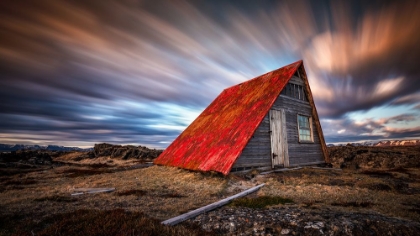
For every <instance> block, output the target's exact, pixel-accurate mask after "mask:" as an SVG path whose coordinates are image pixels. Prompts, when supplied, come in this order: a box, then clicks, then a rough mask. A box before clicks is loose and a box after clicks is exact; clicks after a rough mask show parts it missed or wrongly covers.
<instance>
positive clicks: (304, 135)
mask: <svg viewBox="0 0 420 236" xmlns="http://www.w3.org/2000/svg"><path fill="white" fill-rule="evenodd" d="M298 130H299V142H302V141H303V142H313V141H314V140H313V135H312V119H311V117H309V116H302V115H298Z"/></svg>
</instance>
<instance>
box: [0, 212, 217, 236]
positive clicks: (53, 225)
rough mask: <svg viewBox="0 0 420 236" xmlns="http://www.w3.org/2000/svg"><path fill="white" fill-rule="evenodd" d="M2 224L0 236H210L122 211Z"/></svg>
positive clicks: (193, 227) (8, 221)
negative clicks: (11, 235)
mask: <svg viewBox="0 0 420 236" xmlns="http://www.w3.org/2000/svg"><path fill="white" fill-rule="evenodd" d="M1 221H2V223H0V226H3V227H1V229H2V231H0V233H1V234H5V235H6V234H15V235H69V236H71V235H75V236H76V235H210V234H209V233H207V232H205V231H203V230H201V229H200V227H198V226H194V225H189V226H188V225H187V226H185V225H184V226H176V227H169V226H165V225H162V224H161V223H160V221H159V220H156V219H150V218H149V217H147V216H146V215H144V214H143V213H139V212H127V211H124V210H123V209H114V210H108V211H99V210H77V211H74V212H70V213H64V214H57V215H54V216H51V217H47V218H45V219H43V220H42V221H38V222H37V221H30V220H27V221H26V222H25V224H16V218H14V219H13V218H3V219H1ZM6 224H7V225H6Z"/></svg>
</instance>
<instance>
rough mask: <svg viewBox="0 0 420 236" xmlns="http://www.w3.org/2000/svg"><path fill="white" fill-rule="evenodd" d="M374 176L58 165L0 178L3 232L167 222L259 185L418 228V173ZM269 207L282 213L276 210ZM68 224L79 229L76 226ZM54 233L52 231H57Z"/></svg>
mask: <svg viewBox="0 0 420 236" xmlns="http://www.w3.org/2000/svg"><path fill="white" fill-rule="evenodd" d="M102 161H104V160H102ZM90 164H92V163H90ZM379 172H380V173H378V171H370V172H366V171H351V170H344V171H333V170H321V169H309V168H304V169H300V170H294V171H288V172H282V173H274V174H270V175H265V176H262V175H254V178H253V177H252V175H250V176H251V177H250V178H251V180H249V179H247V178H241V177H237V176H235V175H229V176H227V177H223V176H220V175H216V174H202V173H197V172H191V171H187V170H182V169H178V168H172V167H162V166H153V167H149V168H145V169H123V168H120V169H118V168H116V167H100V168H96V169H95V168H89V167H87V166H85V167H80V166H61V167H57V168H54V169H49V170H44V171H38V172H30V173H21V174H20V175H13V176H4V177H1V180H0V181H1V185H0V209H1V211H0V230H1V229H2V227H9V226H4V225H3V226H2V225H1V224H2V223H1V222H3V221H7V222H12V221H16V222H17V223H18V224H17V225H21V224H26V222H27V221H28V220H29V221H31V222H32V221H36V222H38V223H37V224H38V225H35V226H33V228H32V229H36V230H37V231H36V232H46V233H45V234H47V232H51V231H47V228H48V227H49V226H48V225H54V224H57V225H59V224H63V222H64V221H49V220H47V218H48V219H52V218H53V217H54V216H60V214H70V213H74V212H78V211H79V210H84V209H89V211H90V212H91V213H83V211H82V212H81V213H80V214H81V215H80V216H81V217H82V218H83V217H88V216H89V215H95V214H98V215H101V214H104V213H103V212H108V213H109V214H111V215H112V214H114V213H112V211H113V210H115V209H123V213H118V214H122V215H126V217H128V218H130V217H132V216H133V218H134V216H139V217H140V215H136V214H144V215H147V218H149V217H150V218H155V219H158V220H166V219H169V218H171V217H175V216H177V215H180V214H181V213H185V212H188V211H190V210H193V209H196V208H198V207H202V206H204V205H207V204H210V203H213V202H215V201H218V200H220V199H222V198H225V197H227V196H231V195H233V194H235V193H238V192H240V191H243V190H245V189H248V188H250V187H253V186H255V185H256V184H260V183H266V185H265V186H264V187H263V188H262V189H261V190H259V191H258V192H257V193H255V196H256V197H257V199H258V198H259V197H260V198H259V199H264V198H266V197H267V199H268V198H279V199H280V198H281V199H292V200H293V202H294V204H295V205H297V206H299V207H310V208H323V209H324V208H325V209H329V210H331V211H334V210H337V211H339V210H340V211H346V212H349V211H350V212H361V213H363V212H369V213H372V212H375V213H381V214H384V215H388V216H397V217H402V218H406V219H411V220H415V221H419V220H420V210H419V209H420V207H419V206H420V196H419V195H420V169H416V168H405V169H403V170H401V169H392V170H381V171H379ZM385 173H390V174H385ZM31 181H35V182H32V183H31ZM4 183H8V184H7V185H5V184H4ZM77 188H116V191H115V192H110V193H97V194H84V195H80V196H70V194H71V193H73V192H74V190H75V189H77ZM272 207H282V206H281V205H278V203H277V205H273V206H272ZM110 211H111V212H110ZM92 212H95V213H92ZM115 214H117V213H115ZM83 215H86V216H83ZM50 217H52V218H50ZM89 217H90V216H89ZM121 217H123V216H121ZM58 218H59V217H58ZM83 219H87V218H83ZM94 219H95V218H94V217H93V216H92V217H91V218H89V219H87V220H89V221H90V222H96V221H95V220H94ZM36 222H35V223H36ZM42 222H44V223H45V224H44V223H42ZM60 222H61V223H60ZM67 223H68V224H70V223H71V224H73V223H74V224H79V223H77V222H76V221H74V222H67ZM102 223H104V222H102ZM120 223H122V222H120ZM31 224H32V223H31ZM10 225H13V224H12V223H10ZM28 225H29V223H28ZM15 226H16V225H15ZM10 227H11V226H10ZM54 227H55V226H54ZM127 227H128V226H127ZM130 227H131V226H130ZM12 228H13V227H12ZM128 228H129V227H128ZM51 229H53V228H51ZM54 229H55V230H57V229H58V226H57V227H56V228H54ZM22 230H27V229H23V228H22ZM44 230H46V231H44ZM159 230H162V229H159ZM8 232H9V231H8ZM22 232H23V231H22ZM24 232H27V231H24ZM34 232H35V231H34ZM63 232H64V231H63ZM96 232H100V231H96ZM151 232H153V231H151ZM165 232H166V231H165ZM64 233H67V232H64ZM3 234H6V235H9V233H3ZM37 234H38V233H37ZM0 235H1V233H0Z"/></svg>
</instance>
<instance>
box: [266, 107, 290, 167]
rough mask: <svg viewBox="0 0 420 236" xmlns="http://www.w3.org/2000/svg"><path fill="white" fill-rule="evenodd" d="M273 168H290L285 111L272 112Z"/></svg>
mask: <svg viewBox="0 0 420 236" xmlns="http://www.w3.org/2000/svg"><path fill="white" fill-rule="evenodd" d="M270 132H271V158H272V162H271V163H272V167H273V168H274V167H276V166H282V167H288V166H289V154H288V153H289V152H288V147H287V132H286V116H285V114H284V110H270Z"/></svg>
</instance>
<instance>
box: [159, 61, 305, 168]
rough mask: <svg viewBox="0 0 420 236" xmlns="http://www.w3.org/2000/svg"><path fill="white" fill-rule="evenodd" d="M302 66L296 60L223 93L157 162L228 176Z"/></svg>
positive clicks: (300, 62)
mask: <svg viewBox="0 0 420 236" xmlns="http://www.w3.org/2000/svg"><path fill="white" fill-rule="evenodd" d="M300 65H302V61H297V62H295V63H293V64H290V65H287V66H285V67H282V68H280V69H277V70H274V71H272V72H269V73H266V74H264V75H261V76H258V77H256V78H254V79H251V80H248V81H246V82H244V83H241V84H238V85H235V86H233V87H230V88H227V89H225V90H223V92H222V93H221V94H220V95H219V96H218V97H217V98H216V99H215V100H214V101H213V102H212V103H211V104H210V105H209V106H208V107H207V108H206V109H205V110H204V111H203V112H202V113H201V114H200V115H199V116H198V117H197V118H196V119H195V120H194V121H193V122H192V123H191V124H190V125H189V126H188V127H187V128H186V129H185V130H184V132H182V133H181V134H180V135H179V136H178V138H176V139H175V140H174V141H173V142H172V144H171V145H169V147H168V148H166V149H165V151H164V152H163V153H162V154H160V155H159V157H158V158H156V159H155V161H154V163H155V164H157V165H168V166H175V167H180V168H184V169H189V170H199V171H216V172H220V173H223V174H224V175H227V174H228V173H229V172H230V170H231V168H232V166H233V164H234V163H235V161H236V159H237V158H238V157H239V156H240V154H241V153H242V150H243V149H244V148H245V146H246V145H247V143H248V141H249V140H250V138H251V137H252V135H253V134H254V132H255V130H256V129H257V128H258V126H259V125H260V123H261V122H262V120H263V119H264V116H265V115H266V114H267V112H268V111H269V110H270V108H271V106H272V105H273V104H274V102H275V100H276V98H277V97H278V96H279V95H280V92H281V91H282V90H283V88H284V87H285V85H286V84H287V83H288V81H289V80H290V78H291V77H292V75H293V74H294V73H295V72H296V70H297V69H298V68H299V66H300Z"/></svg>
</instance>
